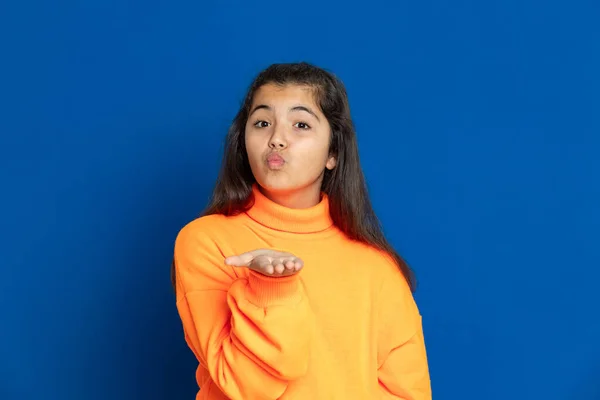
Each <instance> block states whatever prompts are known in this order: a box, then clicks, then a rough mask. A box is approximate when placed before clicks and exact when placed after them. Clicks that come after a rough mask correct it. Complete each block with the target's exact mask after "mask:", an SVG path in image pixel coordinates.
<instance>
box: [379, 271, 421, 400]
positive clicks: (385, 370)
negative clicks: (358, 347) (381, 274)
mask: <svg viewBox="0 0 600 400" xmlns="http://www.w3.org/2000/svg"><path fill="white" fill-rule="evenodd" d="M378 311H379V321H380V323H379V326H380V331H379V335H378V338H379V339H378V340H379V342H378V363H379V370H378V378H379V386H380V389H381V393H382V397H381V398H382V399H390V400H391V399H396V400H398V399H403V400H430V399H431V383H430V377H429V367H428V362H427V353H426V349H425V341H424V337H423V327H422V318H421V315H420V313H419V310H418V308H417V305H416V303H415V301H414V299H413V296H412V293H411V292H410V289H409V287H408V285H407V284H406V281H405V280H404V278H402V277H401V275H400V273H398V274H395V276H394V277H393V278H390V279H386V280H385V281H384V283H383V287H382V290H381V299H380V303H379V310H378Z"/></svg>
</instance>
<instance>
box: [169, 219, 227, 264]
mask: <svg viewBox="0 0 600 400" xmlns="http://www.w3.org/2000/svg"><path fill="white" fill-rule="evenodd" d="M235 218H236V217H227V216H224V215H220V214H214V215H206V216H202V217H198V218H196V219H194V220H192V221H190V222H188V223H187V224H186V225H184V226H183V227H182V228H181V229H180V230H179V232H178V233H177V236H176V238H175V255H176V256H178V255H180V256H185V255H190V254H194V255H195V256H199V255H202V254H203V255H209V254H212V253H221V251H220V248H219V245H218V243H219V242H221V240H220V238H221V237H222V236H223V235H224V233H225V232H227V231H231V230H232V229H233V227H232V225H235V224H236V223H235Z"/></svg>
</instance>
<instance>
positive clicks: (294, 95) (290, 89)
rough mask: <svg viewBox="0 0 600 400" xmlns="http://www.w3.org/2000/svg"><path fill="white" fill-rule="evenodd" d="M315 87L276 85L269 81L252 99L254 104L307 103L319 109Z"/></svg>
mask: <svg viewBox="0 0 600 400" xmlns="http://www.w3.org/2000/svg"><path fill="white" fill-rule="evenodd" d="M315 100H316V98H315V90H314V88H312V87H310V86H306V85H293V84H289V85H284V86H282V85H275V84H272V83H268V84H266V85H263V86H261V87H260V88H259V89H258V90H257V91H256V93H255V94H254V98H253V101H252V105H257V104H266V105H270V106H277V103H281V104H292V103H294V104H306V105H311V106H313V107H314V108H316V109H318V108H319V107H318V105H317V103H316V101H315Z"/></svg>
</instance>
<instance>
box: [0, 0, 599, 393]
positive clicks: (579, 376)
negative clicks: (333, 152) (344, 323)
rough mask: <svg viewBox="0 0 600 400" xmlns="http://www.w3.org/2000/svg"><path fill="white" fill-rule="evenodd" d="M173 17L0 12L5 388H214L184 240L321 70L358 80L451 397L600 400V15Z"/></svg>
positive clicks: (414, 9)
mask: <svg viewBox="0 0 600 400" xmlns="http://www.w3.org/2000/svg"><path fill="white" fill-rule="evenodd" d="M169 3H170V2H167V1H162V2H156V1H150V2H148V1H144V2H142V1H137V2H133V1H131V2H123V1H106V0H87V1H79V2H75V1H63V2H49V1H48V2H41V1H19V2H17V1H16V0H8V2H7V1H6V0H5V1H3V2H2V3H1V5H0V38H1V39H0V51H1V52H0V57H1V62H0V115H1V118H0V138H1V139H0V178H1V187H2V196H1V200H0V205H1V206H2V240H1V241H0V246H1V251H0V266H1V268H2V269H1V272H2V275H1V277H0V278H1V279H0V293H1V294H0V296H1V302H0V316H1V320H2V328H1V330H0V332H1V333H0V398H1V399H38V398H44V399H57V400H70V399H73V400H80V399H142V398H143V399H169V400H170V399H185V398H187V399H192V398H194V394H195V389H196V388H195V382H194V367H195V362H194V359H193V358H192V355H191V352H190V351H188V349H187V348H186V346H185V343H184V340H183V336H182V332H181V328H180V325H179V320H178V317H177V314H176V310H175V305H174V298H173V294H172V291H171V287H170V283H169V263H170V260H171V254H172V244H173V239H174V237H175V235H176V233H177V231H178V230H179V228H180V227H181V226H182V225H183V224H185V223H186V222H187V221H189V220H190V219H192V218H194V217H195V216H196V215H197V214H198V213H199V212H200V210H201V209H202V208H203V206H204V205H205V202H206V200H207V197H208V195H209V192H210V190H211V188H212V185H213V182H214V179H215V176H216V173H217V169H218V165H219V158H220V154H221V153H220V151H221V150H220V149H221V143H222V142H221V140H222V137H223V135H224V134H225V131H226V129H227V126H228V124H229V122H230V121H231V119H232V118H233V116H234V113H235V111H236V109H237V107H238V106H239V104H240V101H241V99H242V96H243V94H244V91H245V89H246V87H247V85H248V84H249V83H250V80H251V79H252V77H253V76H254V74H256V73H257V72H258V71H259V70H260V69H262V68H264V67H266V66H267V65H268V64H270V63H271V62H281V61H298V60H306V61H310V62H313V63H316V64H318V65H321V66H324V67H327V68H329V69H331V70H333V71H335V72H336V73H337V74H338V75H339V76H340V77H341V78H342V79H343V80H344V81H345V83H346V84H347V87H348V91H349V94H350V99H351V106H352V109H353V113H354V117H355V121H356V125H357V129H358V133H359V142H360V146H361V148H360V149H361V154H362V160H363V163H364V168H365V171H366V174H367V177H368V179H369V183H370V187H371V190H372V196H373V201H374V203H375V206H376V208H377V210H378V212H379V214H380V217H381V219H382V220H383V222H384V225H385V227H386V231H387V233H388V234H389V237H390V239H391V240H392V242H393V243H394V244H395V245H396V246H397V247H398V248H399V250H400V251H401V252H402V254H403V255H404V256H405V257H406V258H407V259H408V260H409V262H410V263H411V264H412V265H413V267H414V268H415V270H416V272H417V274H418V276H419V280H420V287H419V290H418V292H417V294H416V297H417V301H418V303H419V305H420V307H421V310H422V313H423V315H424V318H425V330H426V339H427V342H428V350H429V356H430V366H431V376H432V380H433V390H434V393H435V395H434V396H435V398H436V399H439V400H441V399H452V400H453V399H459V398H460V399H462V400H481V399H490V400H495V399H498V400H500V399H508V398H510V399H546V400H559V399H561V400H562V399H578V400H580V399H598V398H600V344H598V339H599V338H600V324H599V317H598V316H599V311H598V310H599V309H600V295H599V290H598V288H597V287H598V282H599V280H600V273H599V272H598V271H599V269H600V257H599V255H598V245H599V244H600V235H599V226H600V163H599V161H598V153H599V150H600V139H599V136H600V119H599V110H600V96H599V93H600V80H599V71H600V45H599V43H600V28H599V26H600V25H599V24H598V21H599V20H600V7H599V6H598V4H597V3H595V4H593V3H594V2H592V1H586V2H571V3H569V4H567V3H566V2H563V3H564V4H557V3H553V2H542V1H539V2H532V1H516V0H513V1H495V2H490V1H486V2H482V1H469V2H467V1H458V2H456V1H442V0H435V1H425V2H407V1H403V2H396V3H395V4H396V5H394V6H391V5H386V4H384V3H383V2H377V1H375V2H373V1H371V2H368V4H359V3H356V4H355V5H351V4H350V3H348V2H344V1H337V2H328V3H329V4H320V2H304V3H302V2H301V3H294V2H291V3H287V2H279V1H267V2H260V3H255V2H239V4H238V2H232V1H229V2H215V1H212V2H204V3H205V4H202V5H200V4H201V3H202V2H194V1H176V2H173V3H171V4H169ZM390 3H391V2H390Z"/></svg>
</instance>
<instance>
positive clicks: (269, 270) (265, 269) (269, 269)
mask: <svg viewBox="0 0 600 400" xmlns="http://www.w3.org/2000/svg"><path fill="white" fill-rule="evenodd" d="M262 270H263V272H264V273H265V274H267V275H273V272H275V269H274V268H273V265H271V264H267V265H265V266H264V267H263V268H262Z"/></svg>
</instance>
